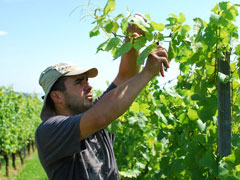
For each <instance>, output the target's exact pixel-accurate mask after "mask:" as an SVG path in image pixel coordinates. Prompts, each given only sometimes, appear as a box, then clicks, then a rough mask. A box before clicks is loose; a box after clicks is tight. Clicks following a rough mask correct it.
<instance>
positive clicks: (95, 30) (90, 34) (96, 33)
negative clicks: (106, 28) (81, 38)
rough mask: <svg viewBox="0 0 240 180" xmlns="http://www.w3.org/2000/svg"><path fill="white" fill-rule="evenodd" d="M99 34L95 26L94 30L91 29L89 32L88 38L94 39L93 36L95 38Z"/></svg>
mask: <svg viewBox="0 0 240 180" xmlns="http://www.w3.org/2000/svg"><path fill="white" fill-rule="evenodd" d="M99 34H100V31H99V27H98V26H96V27H95V28H93V30H91V31H90V32H89V36H90V37H94V36H97V35H99Z"/></svg>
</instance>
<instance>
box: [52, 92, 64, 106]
mask: <svg viewBox="0 0 240 180" xmlns="http://www.w3.org/2000/svg"><path fill="white" fill-rule="evenodd" d="M50 97H51V99H52V100H53V102H54V103H55V104H62V103H63V101H64V99H63V94H62V92H60V91H51V92H50Z"/></svg>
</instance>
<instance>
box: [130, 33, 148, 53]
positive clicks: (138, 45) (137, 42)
mask: <svg viewBox="0 0 240 180" xmlns="http://www.w3.org/2000/svg"><path fill="white" fill-rule="evenodd" d="M146 43H147V39H146V37H144V36H142V37H140V38H139V39H136V40H135V41H134V44H133V47H134V48H135V49H136V50H137V51H139V50H140V49H141V48H143V47H144V46H145V44H146Z"/></svg>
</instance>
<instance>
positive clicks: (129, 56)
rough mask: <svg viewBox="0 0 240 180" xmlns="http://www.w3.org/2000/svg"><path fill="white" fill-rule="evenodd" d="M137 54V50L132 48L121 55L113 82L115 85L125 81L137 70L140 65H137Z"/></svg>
mask: <svg viewBox="0 0 240 180" xmlns="http://www.w3.org/2000/svg"><path fill="white" fill-rule="evenodd" d="M138 54H139V52H138V51H136V50H135V49H134V48H132V49H131V50H130V51H129V52H128V53H126V54H124V55H123V56H122V58H121V62H120V67H119V72H118V75H117V77H116V79H115V80H114V83H115V84H116V85H117V86H118V85H120V84H122V83H123V82H125V81H127V80H128V79H130V78H131V77H133V76H134V75H136V74H137V73H138V72H139V70H140V66H139V65H137V58H138Z"/></svg>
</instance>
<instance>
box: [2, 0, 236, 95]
mask: <svg viewBox="0 0 240 180" xmlns="http://www.w3.org/2000/svg"><path fill="white" fill-rule="evenodd" d="M87 2H88V1H86V0H0V62H1V66H0V86H12V87H13V89H14V90H16V91H20V92H27V93H33V92H35V93H43V91H42V89H41V87H40V86H39V85H38V78H39V75H40V73H41V71H43V70H44V69H45V68H46V67H47V66H49V65H52V64H56V63H58V62H71V63H73V64H76V65H79V66H82V67H88V66H94V67H97V68H98V70H99V75H98V77H97V78H95V79H92V80H90V84H92V85H93V87H94V88H95V89H101V90H103V89H105V88H106V86H107V85H106V81H112V80H113V79H114V77H115V76H116V74H117V71H118V65H119V60H115V61H112V56H111V54H110V53H105V52H100V53H98V54H96V48H97V47H98V45H99V44H100V43H101V42H102V41H103V38H102V37H94V38H89V35H88V34H89V31H90V30H91V29H92V28H93V27H94V26H93V25H91V22H92V19H90V18H86V19H83V20H80V19H81V15H82V14H81V9H80V8H79V9H77V10H75V11H74V13H72V14H71V12H72V11H73V10H74V9H75V8H76V7H78V6H79V5H83V4H86V3H87ZM217 2H220V1H218V0H201V1H200V0H168V1H161V0H148V1H139V0H116V12H115V13H124V14H126V9H127V8H126V7H128V9H129V10H131V11H132V12H134V13H136V12H140V13H142V14H146V13H149V14H150V16H151V18H152V19H153V20H154V21H156V22H161V23H164V24H165V23H166V18H167V17H168V16H169V14H170V13H174V14H177V15H178V14H179V13H180V12H182V13H183V14H184V15H185V16H186V18H187V21H186V24H190V25H191V24H192V19H193V18H194V17H200V18H202V19H204V20H206V21H208V18H209V16H210V14H211V11H210V10H211V9H212V8H213V7H214V6H215V4H216V3H217ZM231 2H233V3H239V2H240V1H239V0H232V1H231ZM91 3H92V4H94V6H93V7H104V5H105V3H106V0H92V1H91ZM238 22H239V21H238ZM177 72H178V67H177V65H173V66H172V69H171V70H169V72H168V73H167V74H166V77H165V78H161V80H160V82H161V83H164V82H166V81H168V80H169V79H173V78H175V77H176V76H177Z"/></svg>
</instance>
